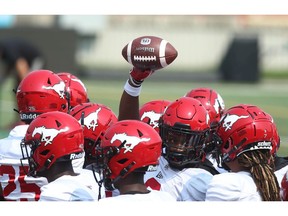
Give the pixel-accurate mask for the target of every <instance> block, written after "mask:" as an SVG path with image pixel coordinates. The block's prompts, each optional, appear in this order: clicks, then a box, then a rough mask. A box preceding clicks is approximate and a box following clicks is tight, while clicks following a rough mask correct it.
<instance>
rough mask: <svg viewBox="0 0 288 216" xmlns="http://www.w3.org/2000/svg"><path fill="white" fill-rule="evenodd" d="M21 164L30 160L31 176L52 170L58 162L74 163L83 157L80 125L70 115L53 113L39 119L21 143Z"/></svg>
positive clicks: (33, 123) (34, 122) (32, 124)
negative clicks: (71, 161) (53, 165)
mask: <svg viewBox="0 0 288 216" xmlns="http://www.w3.org/2000/svg"><path fill="white" fill-rule="evenodd" d="M21 150H22V159H21V162H22V160H26V159H28V162H29V173H28V175H31V176H37V174H39V173H38V172H42V171H45V170H47V169H49V168H50V167H51V166H52V164H54V163H55V162H57V161H67V160H73V159H77V158H80V157H83V155H84V136H83V129H82V127H81V125H80V124H79V123H78V122H77V120H76V119H75V118H73V117H72V116H71V115H69V114H67V113H64V112H59V111H51V112H48V113H44V114H41V115H39V116H37V117H36V118H35V119H34V120H33V121H32V122H31V123H30V125H29V127H28V129H27V132H26V135H25V137H24V139H23V141H22V142H21Z"/></svg>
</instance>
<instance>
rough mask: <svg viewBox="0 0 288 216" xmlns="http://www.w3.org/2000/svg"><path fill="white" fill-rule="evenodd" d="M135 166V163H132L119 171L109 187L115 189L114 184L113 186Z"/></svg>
mask: <svg viewBox="0 0 288 216" xmlns="http://www.w3.org/2000/svg"><path fill="white" fill-rule="evenodd" d="M135 164H136V163H135V162H134V161H132V163H131V164H129V165H128V166H127V167H125V168H123V169H122V170H121V171H120V174H119V175H118V176H117V177H116V178H115V179H114V180H112V181H111V186H112V187H113V188H114V189H116V188H115V187H114V184H115V183H116V182H117V181H119V179H121V178H123V176H125V175H126V174H127V173H128V172H129V170H130V169H131V168H132V167H133V166H134V165H135Z"/></svg>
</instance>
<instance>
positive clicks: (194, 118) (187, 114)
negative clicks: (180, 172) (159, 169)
mask: <svg viewBox="0 0 288 216" xmlns="http://www.w3.org/2000/svg"><path fill="white" fill-rule="evenodd" d="M209 125H210V118H209V115H208V112H207V111H206V109H205V108H204V106H203V105H202V104H201V102H200V101H199V100H196V99H194V98H190V97H181V98H179V99H177V100H175V101H173V102H171V103H170V104H169V105H168V107H167V109H166V111H165V112H164V113H163V115H162V116H161V118H160V120H159V128H160V135H161V137H162V140H163V147H164V149H163V151H164V150H165V152H164V153H163V155H164V157H165V158H166V159H167V160H168V162H169V164H170V165H172V166H174V167H177V168H181V167H184V166H185V165H186V164H189V163H192V162H199V161H202V160H204V159H205V152H204V145H205V143H206V141H207V138H208V136H209Z"/></svg>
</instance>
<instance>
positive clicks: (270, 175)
mask: <svg viewBox="0 0 288 216" xmlns="http://www.w3.org/2000/svg"><path fill="white" fill-rule="evenodd" d="M238 162H239V164H240V165H241V166H243V167H244V168H245V169H246V170H248V171H249V172H250V173H251V175H252V178H253V180H254V182H255V184H256V186H257V189H258V190H259V192H260V195H261V197H262V200H263V201H281V198H280V187H279V184H278V181H277V177H276V176H275V174H274V165H273V164H274V161H273V157H272V156H271V154H270V151H269V150H256V151H246V152H243V153H242V154H240V155H239V156H238Z"/></svg>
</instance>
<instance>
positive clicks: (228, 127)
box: [217, 104, 275, 162]
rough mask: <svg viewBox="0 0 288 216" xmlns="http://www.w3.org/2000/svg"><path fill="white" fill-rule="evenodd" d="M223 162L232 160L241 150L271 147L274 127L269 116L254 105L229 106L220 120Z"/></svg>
mask: <svg viewBox="0 0 288 216" xmlns="http://www.w3.org/2000/svg"><path fill="white" fill-rule="evenodd" d="M217 134H218V136H219V137H220V139H221V141H222V142H221V143H222V144H221V146H220V153H221V158H222V160H223V162H229V161H233V160H234V159H235V158H237V157H238V155H240V154H241V153H243V152H246V151H253V150H259V149H269V150H271V149H272V143H273V142H274V140H273V139H274V138H275V127H274V123H273V120H272V118H271V116H270V115H269V114H268V113H266V112H264V111H263V110H262V109H260V108H259V107H257V106H255V105H249V104H239V105H236V106H233V107H231V108H229V109H228V110H227V111H226V112H225V113H224V115H223V116H222V118H221V120H220V125H219V128H218V130H217Z"/></svg>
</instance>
